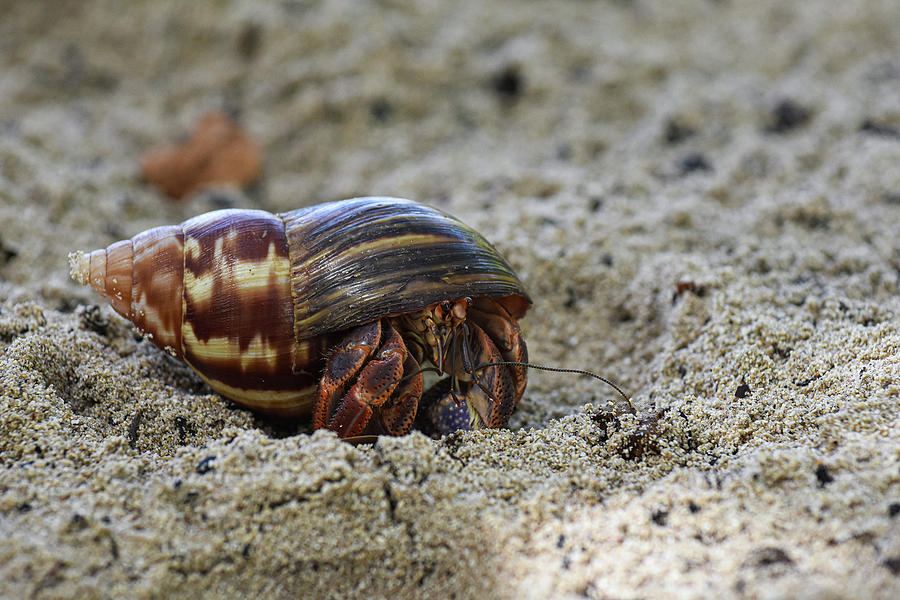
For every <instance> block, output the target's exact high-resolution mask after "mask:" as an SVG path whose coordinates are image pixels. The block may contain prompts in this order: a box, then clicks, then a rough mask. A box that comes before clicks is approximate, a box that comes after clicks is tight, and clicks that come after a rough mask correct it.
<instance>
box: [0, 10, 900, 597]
mask: <svg viewBox="0 0 900 600" xmlns="http://www.w3.org/2000/svg"><path fill="white" fill-rule="evenodd" d="M50 7H51V3H48V2H35V3H16V4H14V5H13V4H11V5H10V6H8V7H7V10H6V11H5V16H4V18H3V20H2V23H0V48H2V52H0V61H2V63H0V64H2V66H0V350H2V356H0V540H2V541H0V594H2V595H3V596H4V597H10V598H20V597H37V598H75V597H77V598H89V597H97V598H105V597H173V598H187V597H190V598H198V597H210V598H212V597H253V596H262V597H271V598H282V597H284V598H287V597H298V596H303V597H333V598H350V597H360V598H361V597H365V598H386V597H392V598H396V597H457V598H573V599H574V598H581V597H587V598H700V597H722V598H841V597H859V598H864V597H866V598H886V599H887V598H896V597H898V596H900V404H898V393H900V319H898V314H900V300H898V277H900V275H898V273H900V251H898V249H897V241H896V240H897V231H900V59H898V53H897V51H898V48H900V30H898V28H897V27H896V24H897V23H900V6H898V5H897V4H896V3H895V2H889V1H883V2H877V1H870V2H866V1H862V0H859V1H856V2H849V3H843V4H841V5H840V6H837V5H836V4H834V3H825V2H821V3H820V2H812V3H804V4H802V5H800V4H797V5H785V4H784V3H782V2H777V1H775V0H772V1H764V2H757V3H737V2H701V1H697V2H689V1H687V0H685V1H679V2H666V3H662V2H660V3H651V2H640V1H636V2H611V3H607V2H603V3H587V2H566V3H549V2H546V3H545V2H494V3H490V5H489V7H483V6H482V3H479V2H474V1H471V2H470V1H462V2H453V3H437V2H421V3H417V6H416V8H414V9H405V8H403V5H402V3H393V2H373V3H360V2H352V1H347V2H318V1H315V0H312V1H303V0H301V1H296V2H283V3H278V4H276V3H257V2H249V1H248V2H239V1H236V2H233V3H228V4H221V3H215V4H213V3H210V4H209V5H202V6H201V5H196V7H194V6H193V5H192V8H191V9H189V10H188V9H186V8H184V7H183V5H182V4H179V3H175V2H141V3H131V4H130V5H129V7H128V8H127V9H124V8H122V7H120V5H119V4H117V3H113V2H101V1H94V2H86V3H63V4H57V3H53V4H52V9H51V8H50ZM48 15H52V16H48ZM219 108H224V109H226V110H229V111H232V112H233V113H235V114H237V115H239V118H240V120H241V122H242V123H243V125H244V126H245V127H246V128H247V129H248V130H249V131H250V132H251V133H252V134H253V135H254V136H255V137H256V139H257V141H258V142H259V143H260V145H261V147H262V148H263V151H264V153H265V166H264V172H263V175H262V178H261V179H260V181H259V182H258V183H257V184H256V185H255V186H253V187H252V188H250V189H249V190H248V191H247V192H246V194H239V193H237V192H234V191H217V192H206V193H203V194H201V195H199V196H196V197H194V198H193V199H191V200H189V201H187V202H183V203H176V202H173V201H171V200H168V199H166V198H165V197H163V196H162V195H160V194H159V193H158V192H156V191H155V190H154V189H152V188H151V187H149V186H147V185H145V184H143V183H141V182H140V181H139V179H138V177H137V173H138V161H139V158H140V156H141V154H142V153H143V152H144V151H146V150H147V149H149V148H151V147H154V146H156V145H159V144H163V143H166V142H169V141H171V140H173V139H175V138H177V136H179V135H180V134H183V133H184V132H185V131H187V130H188V129H189V128H190V126H191V125H192V124H193V123H194V122H195V121H196V120H197V119H198V118H199V117H200V116H201V115H202V114H204V113H205V112H206V111H208V110H213V109H219ZM359 195H391V196H399V197H406V198H413V199H416V200H420V201H423V202H426V203H429V204H432V205H434V206H436V207H438V208H441V209H442V210H445V211H448V212H450V213H452V214H454V215H456V216H458V217H459V218H461V219H462V220H463V221H465V222H466V223H468V224H469V225H472V226H473V227H475V228H476V229H478V230H479V231H481V232H482V233H483V234H484V235H485V236H486V237H487V238H488V239H489V240H491V241H492V242H493V243H494V244H495V245H496V247H497V248H498V249H499V250H500V251H501V252H502V253H503V254H504V255H505V256H506V257H507V258H508V260H509V261H510V263H511V264H512V265H513V266H514V267H515V268H516V270H517V271H518V273H519V275H520V276H521V278H522V279H523V280H524V281H525V282H526V284H527V286H528V289H529V292H530V294H531V296H532V298H533V299H534V300H535V305H534V307H533V309H532V310H531V312H530V313H529V314H528V315H527V316H526V318H525V319H524V320H523V322H522V326H523V328H524V330H525V334H526V337H527V340H528V343H529V350H530V355H531V358H532V360H534V361H535V362H538V363H541V364H550V365H560V366H567V367H575V368H589V369H592V370H595V371H597V372H600V373H602V374H604V375H606V376H608V377H610V378H612V379H614V380H615V381H617V382H618V383H619V384H620V385H622V386H623V387H624V388H625V389H626V390H628V391H629V393H630V394H631V395H632V399H633V403H634V406H635V408H636V410H637V414H636V415H631V414H628V413H627V412H624V411H623V410H622V406H621V402H617V400H616V395H615V393H614V392H613V391H612V390H611V389H609V388H607V387H605V386H604V385H602V384H600V383H598V382H595V381H593V380H590V379H587V378H583V377H577V376H568V375H558V374H551V373H544V372H540V371H532V372H531V373H530V374H529V386H528V389H527V390H526V393H525V396H524V398H523V399H522V402H521V404H520V405H519V408H518V410H517V412H516V413H515V414H514V416H513V419H512V421H511V423H510V428H509V429H506V430H497V431H485V432H475V433H459V434H454V435H451V436H448V437H446V438H444V439H442V440H440V441H437V442H435V441H432V440H430V439H428V438H426V437H424V436H422V435H420V434H412V435H410V436H407V437H405V438H396V439H386V438H382V439H380V440H379V441H378V443H376V444H375V445H374V446H368V447H366V446H361V447H354V446H351V445H349V444H346V443H343V442H340V441H339V440H338V439H337V438H336V437H334V436H333V435H331V434H326V433H321V432H319V433H315V434H310V432H309V430H308V426H307V425H306V424H304V423H279V422H273V421H271V420H265V419H262V418H259V417H257V416H255V415H253V414H252V413H250V412H248V411H245V410H242V409H239V408H237V407H235V406H233V405H231V404H230V403H228V402H227V401H225V400H223V399H221V398H220V397H218V396H216V395H215V394H212V393H211V392H210V390H209V389H208V388H207V387H206V386H205V385H204V384H203V383H202V382H201V381H200V380H199V378H198V377H196V376H195V375H194V374H193V373H192V372H191V371H190V370H189V369H188V368H187V367H185V366H184V365H182V364H180V363H179V362H177V361H175V360H174V359H172V358H171V357H169V356H167V355H166V354H165V353H163V352H161V351H158V350H157V349H156V348H155V347H153V346H152V345H151V344H150V343H149V342H147V341H146V340H143V339H141V338H140V336H139V335H137V334H135V333H134V332H133V330H132V329H131V328H130V326H129V325H128V324H127V323H126V322H125V321H124V320H122V319H120V318H119V317H118V316H117V315H115V314H114V313H113V311H112V310H111V309H110V308H109V307H108V306H106V305H105V304H104V303H103V302H102V301H101V300H100V299H99V297H97V296H96V295H94V294H93V293H92V292H91V291H90V290H89V289H86V288H82V287H80V286H78V285H77V284H76V283H75V282H73V281H71V280H69V278H68V268H67V261H66V255H67V253H68V252H70V251H72V250H91V249H94V248H98V247H103V246H106V245H107V244H109V243H111V242H113V241H116V240H118V239H121V238H125V237H130V236H131V235H134V234H135V233H137V232H139V231H142V230H144V229H147V228H149V227H154V226H158V225H163V224H172V223H178V222H180V221H182V220H184V219H186V218H188V217H190V216H193V215H194V214H197V213H199V212H203V211H206V210H211V209H214V208H221V207H222V206H229V205H234V206H241V207H252V208H264V209H266V210H271V211H283V210H290V209H292V208H297V207H300V206H305V205H309V204H313V203H317V202H322V201H327V200H335V199H340V198H347V197H353V196H359Z"/></svg>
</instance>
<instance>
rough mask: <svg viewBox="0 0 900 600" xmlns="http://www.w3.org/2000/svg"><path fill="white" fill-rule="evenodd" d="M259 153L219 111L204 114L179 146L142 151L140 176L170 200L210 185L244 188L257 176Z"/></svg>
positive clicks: (241, 129) (260, 157) (257, 147)
mask: <svg viewBox="0 0 900 600" xmlns="http://www.w3.org/2000/svg"><path fill="white" fill-rule="evenodd" d="M261 165H262V151H261V150H260V148H259V145H258V144H257V143H256V142H255V141H254V140H253V138H251V137H250V135H249V134H248V133H247V132H246V131H245V130H244V129H243V128H242V127H241V126H240V125H238V124H237V123H235V122H234V121H233V120H232V119H230V118H229V117H228V115H226V114H225V113H224V112H222V111H214V112H209V113H207V114H205V115H204V116H203V117H202V118H201V119H200V121H199V122H198V123H197V125H196V126H195V127H194V130H193V131H192V132H191V135H190V137H188V139H187V140H185V141H184V142H182V143H179V144H175V145H172V146H166V147H163V148H156V149H153V150H150V151H148V152H146V153H145V154H144V155H143V156H142V157H141V176H142V177H143V178H144V179H145V180H146V181H148V182H150V183H152V184H153V185H154V186H156V187H157V188H158V189H159V190H160V191H162V192H163V193H165V194H167V195H168V196H170V197H172V198H177V199H180V198H184V197H186V196H189V195H191V194H193V193H195V192H198V191H200V190H201V189H203V188H205V187H207V186H210V185H214V184H233V185H237V186H239V187H242V188H243V187H245V186H247V185H248V184H250V183H251V182H253V180H254V179H256V178H257V177H258V176H259V172H260V167H261Z"/></svg>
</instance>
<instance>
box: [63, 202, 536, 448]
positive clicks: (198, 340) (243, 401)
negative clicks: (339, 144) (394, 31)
mask: <svg viewBox="0 0 900 600" xmlns="http://www.w3.org/2000/svg"><path fill="white" fill-rule="evenodd" d="M69 258H70V263H71V272H72V277H73V278H74V279H75V280H77V281H79V282H80V283H82V284H85V285H86V284H90V285H91V287H93V288H94V289H95V290H96V291H97V292H98V293H100V294H101V295H102V296H103V297H105V298H106V299H107V300H108V301H109V302H110V304H111V305H112V307H113V308H114V309H115V310H116V312H118V313H119V314H120V315H122V316H123V317H125V318H126V319H128V320H130V321H131V322H132V323H133V324H134V326H135V327H136V328H137V329H138V330H139V331H141V332H143V333H144V334H145V335H146V337H147V338H148V339H150V341H151V342H152V343H153V344H155V345H156V346H157V347H159V348H161V349H164V350H165V351H167V352H169V353H170V354H172V355H173V356H176V357H178V358H180V359H183V360H184V361H185V362H187V364H188V365H190V366H191V367H192V368H193V370H194V371H196V372H197V374H198V375H199V376H200V377H201V378H202V379H203V380H204V381H205V382H206V383H207V384H209V386H210V387H211V388H212V389H213V390H214V391H216V392H217V393H219V394H221V395H222V396H225V397H226V398H229V399H231V400H233V401H234V402H236V403H237V404H240V405H242V406H245V407H247V408H250V409H252V410H255V411H259V412H261V413H266V414H271V415H281V416H297V415H303V414H309V413H311V412H312V413H314V414H313V416H314V424H315V425H316V427H327V428H330V429H333V430H335V431H337V432H338V433H339V434H340V435H341V436H342V437H345V436H352V435H360V434H364V433H365V434H371V433H376V434H392V435H401V434H404V433H406V432H408V431H409V429H410V428H411V427H412V426H413V424H414V422H417V423H419V424H420V425H421V426H422V428H423V429H426V430H428V431H430V432H431V433H433V434H442V433H446V432H447V431H451V430H453V429H456V428H480V427H499V426H504V425H505V424H506V422H507V420H508V418H509V414H510V413H511V411H512V409H513V408H514V406H515V404H516V403H517V402H518V400H519V398H520V397H521V395H522V392H523V391H524V388H525V383H526V379H525V370H524V368H522V367H521V366H514V365H494V366H490V363H492V362H499V361H504V360H506V361H522V362H524V361H525V360H527V351H526V348H525V342H524V339H522V336H521V332H520V331H519V327H518V319H519V318H521V317H522V316H523V315H524V314H525V312H526V311H527V309H528V307H529V306H530V305H531V301H530V299H529V297H528V294H527V293H526V292H525V290H524V287H523V285H522V283H521V281H520V280H519V278H518V277H517V276H516V274H515V273H514V272H513V270H512V268H511V267H510V266H509V264H508V263H507V262H506V260H504V258H503V257H502V256H500V254H499V253H498V252H497V251H496V250H495V249H494V248H493V247H492V246H491V245H490V244H489V243H488V242H487V241H486V240H485V239H484V238H483V237H482V236H481V235H480V234H478V233H477V232H476V231H474V230H473V229H471V228H469V227H467V226H466V225H464V224H463V223H461V222H460V221H458V220H457V219H455V218H453V217H451V216H449V215H446V214H444V213H442V212H440V211H437V210H435V209H433V208H430V207H427V206H424V205H422V204H419V203H416V202H412V201H409V200H401V199H396V198H355V199H350V200H341V201H337V202H330V203H326V204H320V205H316V206H310V207H307V208H301V209H298V210H294V211H291V212H286V213H280V214H271V213H268V212H265V211H260V210H238V209H229V210H219V211H215V212H210V213H207V214H203V215H200V216H197V217H194V218H192V219H189V220H188V221H185V222H184V223H182V224H181V225H174V226H165V227H157V228H155V229H150V230H147V231H144V232H142V233H139V234H137V235H136V236H134V237H133V238H132V239H130V240H123V241H120V242H116V243H114V244H112V245H111V246H109V247H108V248H106V249H101V250H95V251H93V252H90V253H83V252H75V253H72V254H71V255H70V257H69ZM426 362H430V363H431V364H433V365H434V367H435V369H436V370H437V371H439V372H440V373H442V374H443V373H446V374H448V375H449V384H447V383H443V384H439V385H437V386H435V387H434V388H432V389H431V390H429V391H427V392H423V389H422V374H421V368H420V367H421V364H422V363H426ZM482 364H485V365H488V366H486V367H483V368H482V367H480V366H479V365H482ZM423 397H424V398H425V400H423Z"/></svg>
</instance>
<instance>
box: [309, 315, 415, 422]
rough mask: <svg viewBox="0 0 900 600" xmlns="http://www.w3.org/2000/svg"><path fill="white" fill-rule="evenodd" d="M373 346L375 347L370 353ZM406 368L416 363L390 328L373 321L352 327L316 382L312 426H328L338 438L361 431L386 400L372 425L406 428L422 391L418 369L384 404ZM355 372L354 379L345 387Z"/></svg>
mask: <svg viewBox="0 0 900 600" xmlns="http://www.w3.org/2000/svg"><path fill="white" fill-rule="evenodd" d="M382 333H383V335H382ZM379 338H382V341H381V344H380V345H378V342H379ZM376 346H377V347H378V351H377V352H373V350H374V348H375V347H376ZM407 368H408V369H410V370H411V372H415V370H417V369H418V363H417V362H416V361H415V359H413V358H412V357H410V356H409V354H408V352H407V350H406V345H405V344H404V343H403V339H402V338H401V337H400V334H399V333H397V331H396V330H395V329H394V328H393V327H391V326H390V325H388V324H384V325H383V324H382V323H381V322H380V321H376V322H374V323H370V324H368V325H363V326H361V327H357V328H356V329H353V330H351V331H350V332H349V333H348V334H347V336H346V337H345V342H344V343H343V344H342V345H341V346H340V347H339V348H337V349H336V350H335V351H334V352H333V353H332V355H331V356H330V357H329V359H328V364H327V365H326V367H325V373H324V375H323V376H322V380H321V381H320V383H319V390H318V399H317V402H316V411H315V414H314V415H313V425H314V426H315V427H316V429H322V428H326V427H327V428H328V429H331V430H333V431H335V432H337V434H338V435H339V436H340V437H350V436H356V435H361V434H362V433H364V432H365V431H367V427H368V426H369V424H370V422H371V421H372V418H373V415H374V414H375V412H376V411H377V412H379V413H380V412H381V410H379V409H380V408H381V407H382V406H383V405H385V403H387V405H386V408H387V409H388V410H387V412H386V413H385V414H384V415H383V418H378V419H376V421H375V422H374V423H373V425H381V426H382V428H383V429H385V431H383V432H381V433H388V434H390V435H403V434H405V433H407V432H408V431H409V428H410V427H411V426H412V422H413V419H414V417H415V414H416V408H417V406H418V400H419V397H420V396H421V394H422V376H421V374H418V375H417V376H416V377H412V378H410V379H409V380H407V381H406V382H404V385H402V386H400V393H399V394H398V395H397V397H396V398H393V399H392V400H391V401H390V402H389V403H388V400H389V399H391V398H392V396H393V395H394V392H395V389H397V387H398V384H399V383H400V382H399V380H400V378H401V377H402V376H403V373H404V371H405V370H406V369H407ZM356 374H358V377H357V378H356V382H355V383H353V385H352V386H351V387H350V389H349V390H346V388H347V384H348V383H349V382H350V381H351V379H352V378H353V376H354V375H356ZM345 390H346V392H345ZM407 412H408V413H409V414H405V413H407ZM379 417H382V415H379Z"/></svg>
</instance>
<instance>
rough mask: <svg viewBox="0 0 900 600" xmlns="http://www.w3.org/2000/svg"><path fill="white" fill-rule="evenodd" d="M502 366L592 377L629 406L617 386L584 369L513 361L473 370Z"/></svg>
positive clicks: (497, 362)
mask: <svg viewBox="0 0 900 600" xmlns="http://www.w3.org/2000/svg"><path fill="white" fill-rule="evenodd" d="M503 365H515V366H519V367H528V368H529V369H538V370H540V371H553V372H554V373H575V374H576V375H587V376H588V377H593V378H594V379H599V380H600V381H602V382H603V383H605V384H606V385H608V386H610V387H611V388H612V389H614V390H616V391H617V392H619V394H620V395H621V396H622V397H623V398H625V402H627V403H628V406H631V398H629V397H628V395H627V394H626V393H625V392H623V391H622V389H621V388H620V387H619V386H617V385H616V384H615V383H613V382H612V381H610V380H609V379H607V378H606V377H603V376H602V375H597V374H596V373H593V372H591V371H585V370H584V369H562V368H560V367H547V366H544V365H536V364H534V363H527V362H518V361H515V360H498V361H496V362H489V363H484V364H481V365H478V366H477V367H475V370H476V371H479V370H481V369H485V368H487V367H495V366H503ZM632 408H633V407H632Z"/></svg>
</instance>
